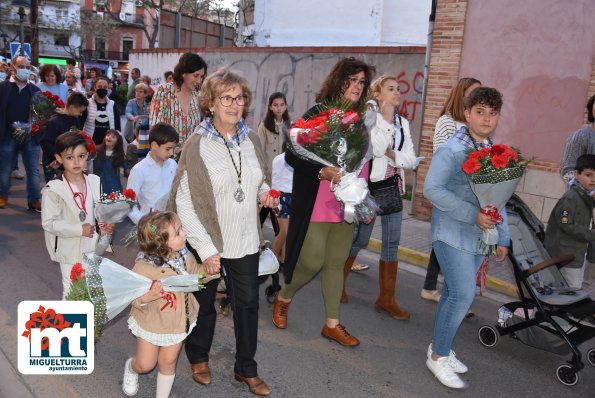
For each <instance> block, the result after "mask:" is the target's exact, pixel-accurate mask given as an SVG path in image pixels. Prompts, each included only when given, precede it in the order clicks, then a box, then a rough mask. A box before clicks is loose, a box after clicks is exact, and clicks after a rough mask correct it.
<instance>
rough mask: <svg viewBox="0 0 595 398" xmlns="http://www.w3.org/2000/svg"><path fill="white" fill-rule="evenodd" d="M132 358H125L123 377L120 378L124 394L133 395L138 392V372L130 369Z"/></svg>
mask: <svg viewBox="0 0 595 398" xmlns="http://www.w3.org/2000/svg"><path fill="white" fill-rule="evenodd" d="M131 365H132V358H128V359H127V360H126V364H124V379H123V380H122V390H123V391H124V394H126V395H128V396H129V397H133V396H135V395H136V393H137V392H138V373H136V372H135V371H134V370H132V367H131Z"/></svg>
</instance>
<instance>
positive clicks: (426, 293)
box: [421, 289, 442, 302]
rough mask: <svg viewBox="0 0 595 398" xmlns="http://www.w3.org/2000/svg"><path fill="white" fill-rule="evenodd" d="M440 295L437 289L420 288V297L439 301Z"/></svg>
mask: <svg viewBox="0 0 595 398" xmlns="http://www.w3.org/2000/svg"><path fill="white" fill-rule="evenodd" d="M440 297H442V295H441V294H440V292H439V291H438V290H426V289H421V298H422V299H425V300H430V301H435V302H438V301H440Z"/></svg>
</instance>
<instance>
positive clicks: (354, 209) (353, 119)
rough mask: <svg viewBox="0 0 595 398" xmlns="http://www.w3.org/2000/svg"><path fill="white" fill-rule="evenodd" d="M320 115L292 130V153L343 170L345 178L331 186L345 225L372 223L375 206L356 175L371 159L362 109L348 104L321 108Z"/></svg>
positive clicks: (347, 102) (336, 104)
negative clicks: (370, 221)
mask: <svg viewBox="0 0 595 398" xmlns="http://www.w3.org/2000/svg"><path fill="white" fill-rule="evenodd" d="M320 109H321V112H320V113H318V114H317V115H315V116H313V117H312V118H310V119H308V120H306V119H304V118H301V119H299V120H298V121H297V122H296V123H295V124H294V125H293V126H292V127H291V129H290V130H289V134H288V135H289V142H290V145H289V149H290V150H291V151H292V152H293V153H294V154H295V155H296V156H298V157H300V158H303V159H307V160H311V161H315V162H317V163H321V164H323V165H325V166H333V167H339V168H341V169H342V170H343V171H344V172H345V173H346V174H345V175H344V176H343V177H342V178H341V182H340V183H339V184H335V185H331V190H332V191H333V192H334V194H335V197H336V198H337V200H338V201H340V202H342V203H343V205H344V210H345V221H347V222H353V221H354V220H355V219H358V220H370V219H371V218H373V217H374V215H375V206H374V204H373V203H371V202H370V201H369V200H368V194H369V191H368V184H367V182H366V181H365V180H364V179H362V178H358V177H357V175H358V174H359V172H360V171H361V169H362V167H363V165H364V163H365V162H366V161H367V160H368V159H369V155H368V148H369V146H370V136H369V134H368V131H367V129H366V126H365V123H364V119H365V117H364V115H365V114H364V111H363V109H357V108H354V107H353V104H352V103H351V102H349V101H347V100H338V101H335V102H332V103H328V104H324V105H321V106H320Z"/></svg>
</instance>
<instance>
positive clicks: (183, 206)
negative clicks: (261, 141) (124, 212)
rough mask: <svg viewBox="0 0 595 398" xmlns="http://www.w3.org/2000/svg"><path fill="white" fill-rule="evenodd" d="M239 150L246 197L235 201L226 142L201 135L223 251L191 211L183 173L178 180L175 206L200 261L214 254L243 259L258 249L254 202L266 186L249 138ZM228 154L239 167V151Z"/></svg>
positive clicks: (235, 185) (233, 174)
mask: <svg viewBox="0 0 595 398" xmlns="http://www.w3.org/2000/svg"><path fill="white" fill-rule="evenodd" d="M240 152H241V156H242V190H243V191H244V194H245V199H244V200H243V201H242V202H236V200H235V199H234V192H235V191H236V189H237V188H238V176H237V173H236V170H235V168H234V166H233V163H232V161H231V158H230V157H229V153H228V151H227V149H226V147H225V145H223V144H222V143H221V142H218V141H214V140H211V139H208V138H204V137H203V139H202V140H201V142H200V156H201V157H202V159H203V161H204V164H205V165H206V167H207V171H208V173H209V178H210V180H211V185H212V186H213V194H214V195H215V208H216V211H217V221H218V223H219V227H220V228H221V235H222V238H223V252H222V253H219V252H218V250H217V248H216V247H215V245H214V244H213V241H212V240H211V237H210V236H209V234H207V231H206V230H205V228H204V226H203V225H202V224H201V222H200V220H199V218H198V216H197V214H196V212H195V210H194V205H193V203H192V198H191V197H190V190H189V187H188V175H187V173H186V172H184V174H183V175H182V178H181V180H180V186H179V188H178V192H177V194H176V208H177V210H178V215H179V216H180V219H181V220H182V226H183V227H184V230H185V231H186V233H187V235H188V238H187V239H188V242H189V243H190V245H191V246H192V247H193V248H194V249H196V251H197V252H198V255H199V256H200V258H201V259H202V260H203V261H204V260H206V259H207V258H209V257H211V256H212V255H215V254H220V255H221V257H223V258H242V257H244V256H246V255H249V254H254V253H256V252H257V251H258V249H259V245H260V238H259V236H258V229H257V221H256V220H257V218H258V206H257V205H256V201H257V200H258V199H257V197H258V194H259V193H262V192H265V191H267V190H268V189H269V188H268V186H267V185H266V183H264V182H263V174H262V170H261V169H260V165H259V164H258V159H257V158H256V152H255V151H254V146H253V145H252V141H251V140H250V139H246V140H244V141H243V142H242V143H241V144H240ZM231 153H232V154H233V159H234V161H235V162H236V166H239V161H238V151H237V150H236V149H231Z"/></svg>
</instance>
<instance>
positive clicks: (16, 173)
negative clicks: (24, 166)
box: [10, 169, 25, 180]
mask: <svg viewBox="0 0 595 398" xmlns="http://www.w3.org/2000/svg"><path fill="white" fill-rule="evenodd" d="M10 176H11V177H12V178H16V179H17V180H22V179H23V178H25V173H23V172H22V171H21V170H18V169H17V170H13V171H12V173H10Z"/></svg>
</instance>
